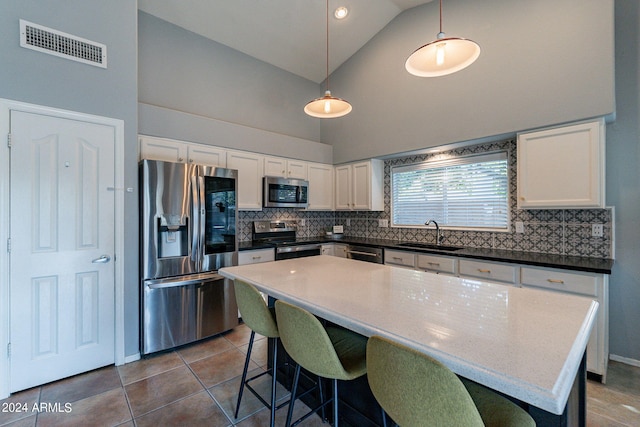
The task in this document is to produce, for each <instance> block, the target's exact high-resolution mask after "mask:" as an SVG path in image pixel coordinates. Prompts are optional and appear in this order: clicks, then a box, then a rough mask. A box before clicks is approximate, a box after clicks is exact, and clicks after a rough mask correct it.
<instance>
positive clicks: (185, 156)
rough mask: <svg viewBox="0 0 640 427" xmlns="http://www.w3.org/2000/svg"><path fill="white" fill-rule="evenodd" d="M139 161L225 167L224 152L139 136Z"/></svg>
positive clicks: (198, 145)
mask: <svg viewBox="0 0 640 427" xmlns="http://www.w3.org/2000/svg"><path fill="white" fill-rule="evenodd" d="M140 159H150V160H163V161H167V162H177V163H197V164H200V165H208V166H219V167H226V165H227V152H226V150H224V149H222V148H219V147H214V146H211V145H204V144H193V143H189V142H184V141H176V140H173V139H166V138H155V137H150V136H140Z"/></svg>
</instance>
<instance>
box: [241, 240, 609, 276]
mask: <svg viewBox="0 0 640 427" xmlns="http://www.w3.org/2000/svg"><path fill="white" fill-rule="evenodd" d="M296 243H299V244H307V243H344V244H358V245H364V246H373V247H380V248H384V249H394V250H403V251H410V252H420V253H426V254H436V255H447V256H452V257H456V258H471V259H482V260H486V261H496V262H509V263H514V264H521V265H532V266H538V267H547V268H562V269H566V270H575V271H586V272H591V273H599V274H611V269H612V268H613V262H614V261H613V260H612V259H609V258H590V257H580V256H567V255H554V254H543V253H538V252H523V251H509V250H504V249H483V248H462V249H460V250H456V251H442V250H438V249H423V248H416V247H407V246H400V243H402V242H399V241H397V240H384V239H366V238H362V237H348V236H344V237H341V238H335V237H324V236H320V237H316V238H306V239H298V240H297V241H296ZM269 247H273V245H269V244H266V243H253V242H241V243H240V244H239V250H241V251H245V250H253V249H264V248H269Z"/></svg>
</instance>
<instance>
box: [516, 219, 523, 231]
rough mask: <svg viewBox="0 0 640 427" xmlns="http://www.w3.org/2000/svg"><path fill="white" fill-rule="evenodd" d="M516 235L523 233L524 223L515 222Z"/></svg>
mask: <svg viewBox="0 0 640 427" xmlns="http://www.w3.org/2000/svg"><path fill="white" fill-rule="evenodd" d="M516 233H524V222H522V221H516Z"/></svg>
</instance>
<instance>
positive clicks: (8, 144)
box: [7, 133, 11, 148]
mask: <svg viewBox="0 0 640 427" xmlns="http://www.w3.org/2000/svg"><path fill="white" fill-rule="evenodd" d="M7 147H9V148H11V134H10V133H8V134H7Z"/></svg>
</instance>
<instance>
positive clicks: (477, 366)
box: [219, 255, 598, 414]
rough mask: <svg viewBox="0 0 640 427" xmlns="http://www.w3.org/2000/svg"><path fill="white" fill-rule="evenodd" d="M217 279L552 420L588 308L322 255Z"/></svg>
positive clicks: (574, 363)
mask: <svg viewBox="0 0 640 427" xmlns="http://www.w3.org/2000/svg"><path fill="white" fill-rule="evenodd" d="M219 273H220V274H221V275H222V276H225V277H228V278H231V279H234V278H239V279H242V280H244V281H246V282H249V283H251V284H253V285H254V286H256V287H257V288H258V289H259V290H261V291H263V292H265V293H267V294H269V295H271V296H272V297H274V298H278V299H283V300H286V301H290V302H292V303H295V304H297V305H299V306H301V307H303V308H305V309H307V310H309V311H311V312H312V313H314V314H316V315H317V316H319V317H322V318H325V319H327V320H329V321H332V322H334V323H336V324H339V325H342V326H344V327H347V328H349V329H351V330H354V331H356V332H359V333H361V334H363V335H366V336H371V335H382V336H386V337H389V338H391V339H394V340H396V341H399V342H402V343H404V344H405V345H407V346H409V347H412V348H415V349H417V350H419V351H423V352H425V353H427V354H429V355H431V356H433V357H435V358H436V359H438V360H440V361H441V362H442V363H444V364H445V365H447V366H448V367H449V368H450V369H452V370H453V371H454V372H456V373H457V374H458V375H461V376H463V377H466V378H469V379H471V380H473V381H476V382H478V383H481V384H484V385H486V386H487V387H490V388H492V389H495V390H498V391H501V392H503V393H505V394H507V395H509V396H512V397H515V398H516V399H519V400H522V401H524V402H527V403H529V404H532V405H534V406H537V407H539V408H541V409H543V410H546V411H549V412H552V413H554V414H561V413H562V411H563V410H564V407H565V405H566V403H567V398H568V396H569V392H570V391H571V386H572V384H573V381H574V378H575V376H576V373H577V371H578V367H579V365H580V362H581V360H582V356H583V354H584V351H585V348H586V345H587V342H588V341H589V334H590V332H591V328H592V326H593V323H594V319H595V317H596V311H597V307H598V303H597V302H595V301H593V300H591V299H589V298H586V297H580V296H575V295H566V294H560V293H553V292H549V291H542V290H536V289H528V288H517V287H515V286H511V285H502V284H494V283H490V282H483V281H478V280H471V279H464V278H457V277H450V276H445V275H437V274H432V273H425V272H421V271H415V270H409V269H404V268H398V267H391V266H388V265H382V264H372V263H367V262H362V261H354V260H350V259H346V258H338V257H333V256H327V255H320V256H314V257H306V258H296V259H290V260H285V261H276V262H267V263H260V264H250V265H244V266H237V267H227V268H223V269H221V270H220V271H219Z"/></svg>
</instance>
